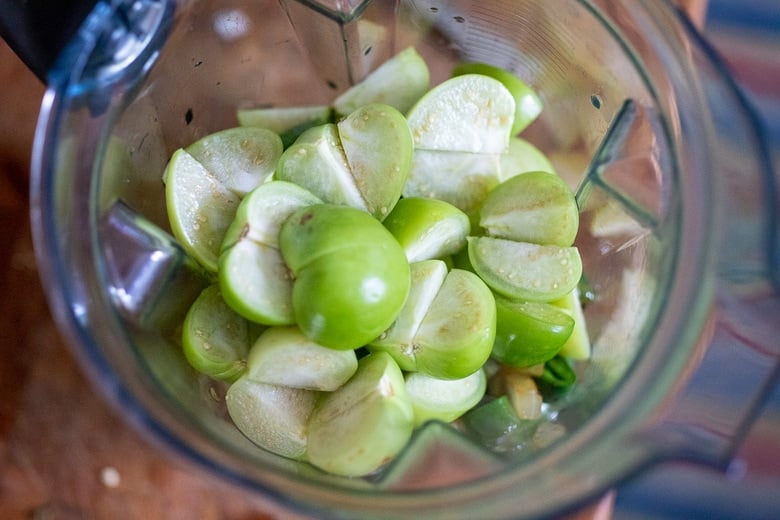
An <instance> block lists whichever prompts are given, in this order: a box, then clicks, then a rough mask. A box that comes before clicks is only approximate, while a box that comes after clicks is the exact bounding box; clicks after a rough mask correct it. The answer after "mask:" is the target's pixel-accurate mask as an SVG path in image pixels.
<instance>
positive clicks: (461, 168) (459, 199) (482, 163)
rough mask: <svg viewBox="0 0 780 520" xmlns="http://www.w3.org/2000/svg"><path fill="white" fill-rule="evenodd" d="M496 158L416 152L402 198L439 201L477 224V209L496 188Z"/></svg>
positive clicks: (468, 154)
mask: <svg viewBox="0 0 780 520" xmlns="http://www.w3.org/2000/svg"><path fill="white" fill-rule="evenodd" d="M499 157H500V156H499V155H498V154H484V153H465V152H446V151H432V150H415V152H414V157H413V158H412V167H411V170H410V171H409V177H408V178H407V180H406V184H405V185H404V189H403V196H404V197H424V198H430V199H439V200H443V201H445V202H448V203H449V204H452V205H453V206H455V207H456V208H458V209H460V210H461V211H463V212H464V213H466V215H468V216H469V219H470V220H472V222H473V223H474V224H476V223H477V222H478V220H479V209H480V208H481V207H482V203H483V202H484V200H485V198H486V197H487V195H488V193H489V192H490V190H492V189H493V188H495V187H496V185H498V171H499V169H500V166H499Z"/></svg>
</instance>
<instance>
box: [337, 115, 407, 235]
mask: <svg viewBox="0 0 780 520" xmlns="http://www.w3.org/2000/svg"><path fill="white" fill-rule="evenodd" d="M337 127H338V133H339V137H340V140H341V146H342V149H343V150H344V154H345V155H346V158H347V164H348V165H349V171H350V173H351V174H352V178H353V179H354V182H355V185H356V186H357V189H358V191H359V192H360V194H361V196H362V198H363V201H364V202H365V204H366V207H367V210H368V212H369V213H371V214H372V215H374V216H375V217H376V218H378V219H379V220H382V219H383V218H385V216H386V215H387V214H388V213H389V212H390V210H391V209H393V206H395V203H396V202H397V201H398V198H399V197H400V196H401V190H402V189H403V186H404V183H405V182H406V177H407V176H408V175H409V168H410V166H411V161H412V153H413V151H414V143H413V142H412V134H411V132H410V131H409V126H408V125H407V124H406V119H405V118H404V116H403V115H402V114H401V113H400V112H399V111H398V110H396V109H395V108H393V107H391V106H388V105H382V104H371V105H365V106H363V107H360V108H359V109H357V110H355V111H354V112H352V113H351V114H350V115H349V116H347V117H346V118H345V119H343V120H341V121H339V123H338V124H337ZM388 150H392V153H388Z"/></svg>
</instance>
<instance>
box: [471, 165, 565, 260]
mask: <svg viewBox="0 0 780 520" xmlns="http://www.w3.org/2000/svg"><path fill="white" fill-rule="evenodd" d="M479 224H480V226H481V227H483V228H484V229H485V230H486V231H487V233H488V234H489V235H492V236H495V237H499V238H505V239H508V240H514V241H516V242H531V243H533V244H542V245H556V246H560V247H568V246H571V245H572V244H573V243H574V239H575V237H576V236H577V230H578V228H579V209H578V208H577V202H576V201H575V200H574V193H572V191H571V189H569V186H568V185H567V184H566V183H565V182H564V181H563V180H562V179H561V178H560V177H558V176H557V175H550V174H549V173H547V172H528V173H525V174H523V175H519V176H517V177H513V178H511V179H509V180H507V181H505V182H503V183H501V184H499V185H498V186H497V187H496V188H495V189H494V190H493V191H492V192H490V193H489V194H488V196H487V198H486V199H485V202H484V204H483V205H482V209H481V210H480V220H479Z"/></svg>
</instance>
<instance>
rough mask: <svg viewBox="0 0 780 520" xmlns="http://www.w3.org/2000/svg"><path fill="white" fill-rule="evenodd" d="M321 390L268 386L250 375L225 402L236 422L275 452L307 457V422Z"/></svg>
mask: <svg viewBox="0 0 780 520" xmlns="http://www.w3.org/2000/svg"><path fill="white" fill-rule="evenodd" d="M318 396H319V392H314V391H312V390H304V389H301V388H290V387H286V386H278V385H267V384H264V383H258V382H257V381H253V380H252V379H250V378H249V377H247V376H246V375H245V376H243V377H240V378H239V379H238V380H237V381H236V382H235V383H233V384H232V385H230V388H228V391H227V394H226V395H225V405H226V406H227V411H228V414H229V415H230V418H231V419H232V420H233V424H235V425H236V427H237V428H238V429H239V431H241V433H243V434H244V435H245V436H246V437H247V438H248V439H249V440H250V441H252V442H253V443H255V444H257V445H258V446H260V447H261V448H264V449H266V450H268V451H270V452H272V453H276V454H277V455H281V456H282V457H288V458H291V459H298V460H302V459H303V460H305V458H306V445H307V442H308V434H307V425H308V421H309V418H310V416H311V413H312V410H314V406H315V404H316V402H317V397H318Z"/></svg>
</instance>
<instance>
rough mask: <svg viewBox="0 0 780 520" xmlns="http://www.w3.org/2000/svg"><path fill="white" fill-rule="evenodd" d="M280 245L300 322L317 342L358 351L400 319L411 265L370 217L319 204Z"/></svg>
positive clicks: (298, 215)
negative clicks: (289, 275) (289, 270)
mask: <svg viewBox="0 0 780 520" xmlns="http://www.w3.org/2000/svg"><path fill="white" fill-rule="evenodd" d="M279 246H280V250H281V253H282V257H283V258H284V260H285V262H286V264H287V266H288V267H289V268H290V269H291V271H292V272H293V274H294V276H295V281H294V283H293V293H292V304H293V310H294V315H295V321H296V323H297V324H298V326H299V327H300V328H301V330H302V331H303V333H304V334H305V335H306V336H307V337H308V338H310V339H311V340H313V341H315V342H317V343H319V344H321V345H324V346H326V347H330V348H335V349H344V350H346V349H356V348H358V347H360V346H363V345H365V344H367V343H368V342H370V341H371V340H373V339H374V338H376V337H377V336H379V335H380V334H381V333H382V332H383V331H385V330H386V329H387V328H388V327H389V326H390V325H391V324H392V323H393V321H394V320H395V318H396V316H397V315H398V313H399V311H400V310H401V308H402V307H403V304H404V302H405V301H406V297H407V295H408V293H409V284H410V274H409V262H408V261H407V260H406V255H405V254H404V251H403V249H402V248H401V246H400V245H399V244H398V241H396V239H395V238H394V237H393V235H391V234H390V232H389V231H387V229H385V228H384V226H382V224H381V223H380V222H379V221H378V220H376V219H375V218H373V217H372V216H371V215H369V214H368V213H366V212H364V211H361V210H358V209H355V208H351V207H348V206H336V205H332V204H316V205H314V206H309V207H307V208H303V209H300V210H298V211H296V212H295V213H293V214H292V215H291V216H290V217H289V218H288V219H287V220H286V221H285V223H284V224H283V225H282V229H281V233H280V235H279Z"/></svg>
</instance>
